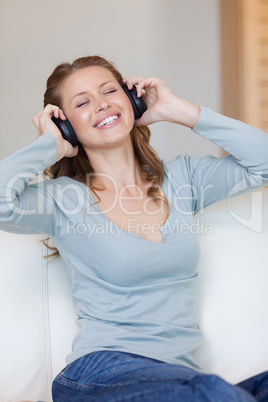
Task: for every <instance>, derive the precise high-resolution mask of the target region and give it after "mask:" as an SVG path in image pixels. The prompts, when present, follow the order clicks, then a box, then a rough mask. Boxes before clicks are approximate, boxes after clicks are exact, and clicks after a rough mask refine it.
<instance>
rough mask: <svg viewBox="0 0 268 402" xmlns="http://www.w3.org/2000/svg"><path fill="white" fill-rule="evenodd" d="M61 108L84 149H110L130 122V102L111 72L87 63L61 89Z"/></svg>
mask: <svg viewBox="0 0 268 402" xmlns="http://www.w3.org/2000/svg"><path fill="white" fill-rule="evenodd" d="M61 94H62V99H63V102H62V108H63V111H64V113H65V115H66V117H67V118H68V119H69V120H70V123H71V124H72V126H73V128H74V130H75V132H76V134H77V137H78V140H79V141H80V143H81V144H82V145H83V147H84V149H85V150H87V149H92V150H93V149H95V150H96V149H103V148H111V147H114V146H116V145H118V144H120V143H122V141H123V140H124V139H126V138H127V137H128V136H129V133H130V131H131V129H132V128H133V125H134V112H133V109H132V106H131V103H130V101H129V99H128V97H127V95H126V94H125V92H124V90H123V89H122V88H121V86H120V84H119V82H118V81H117V80H116V78H115V77H114V76H113V74H112V73H111V72H110V71H108V70H107V69H106V68H103V67H98V66H91V67H86V68H83V69H81V70H77V71H75V72H74V73H73V74H72V75H70V76H69V77H68V78H67V79H66V80H65V81H64V83H63V86H62V88H61Z"/></svg>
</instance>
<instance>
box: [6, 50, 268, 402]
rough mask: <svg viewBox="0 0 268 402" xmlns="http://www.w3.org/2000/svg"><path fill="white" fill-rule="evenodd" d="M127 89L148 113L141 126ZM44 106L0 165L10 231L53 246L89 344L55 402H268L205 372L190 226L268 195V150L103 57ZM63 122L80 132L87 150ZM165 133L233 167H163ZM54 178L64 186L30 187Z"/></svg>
mask: <svg viewBox="0 0 268 402" xmlns="http://www.w3.org/2000/svg"><path fill="white" fill-rule="evenodd" d="M123 84H126V85H127V87H128V88H129V89H130V90H131V89H132V88H133V86H136V87H137V94H138V97H141V96H142V95H143V96H144V99H145V102H146V104H147V110H146V111H145V112H144V113H143V115H142V116H141V118H139V119H138V120H136V121H135V119H134V111H133V107H132V105H131V102H130V100H129V98H128V96H127V95H126V93H125V91H124V90H123V88H122V85H123ZM44 106H45V107H44V109H43V110H42V111H41V112H40V113H38V114H37V115H36V116H35V117H34V119H33V122H34V124H35V126H36V128H37V129H38V132H39V135H38V138H37V139H36V141H34V142H33V143H32V144H30V145H29V146H27V147H25V148H23V149H22V150H20V151H18V152H16V153H15V154H14V155H12V156H10V157H9V158H7V159H6V160H4V161H2V162H1V167H0V168H1V172H5V174H4V175H3V174H2V175H1V183H0V228H1V229H2V230H7V231H13V232H22V233H44V234H46V235H47V236H49V237H50V238H52V239H53V241H54V244H55V247H56V249H57V252H59V253H60V254H61V257H62V258H63V260H64V261H65V263H66V266H67V268H68V270H69V273H70V276H71V279H72V295H73V301H74V305H75V309H76V312H77V324H78V326H79V328H80V331H79V333H78V335H77V336H76V337H75V339H74V342H73V349H72V353H71V354H70V355H69V356H68V357H67V363H68V365H67V367H66V368H65V369H64V370H63V371H62V372H61V373H60V374H59V375H58V376H57V377H56V379H55V380H54V383H53V400H54V401H109V402H112V401H139V402H142V401H153V402H157V401H163V400H165V401H177V400H178V401H187V402H189V401H213V402H215V401H217V402H218V401H228V402H230V401H245V402H247V401H254V400H259V401H264V400H267V399H263V398H267V392H268V391H267V389H268V385H267V383H268V375H267V373H263V374H261V375H259V376H256V377H255V378H254V379H250V380H247V381H245V382H244V383H242V384H240V385H239V386H232V385H230V384H228V383H226V382H225V381H223V380H222V379H220V378H219V377H216V376H212V375H207V374H205V373H204V372H203V369H202V367H200V364H199V361H198V348H199V346H200V344H201V342H202V334H201V330H200V328H199V327H198V323H197V320H196V314H195V300H194V282H195V278H196V275H197V263H198V257H199V249H198V244H197V240H196V238H195V236H194V234H193V231H192V230H191V216H192V215H193V214H195V213H196V212H197V211H198V210H199V209H200V208H203V207H205V206H207V205H210V204H212V203H214V202H217V201H218V200H221V199H223V198H227V197H229V196H231V195H235V194H240V193H241V192H244V191H249V190H251V189H253V188H257V187H261V186H264V185H267V184H268V136H267V135H266V134H265V133H263V132H261V131H260V130H258V129H256V128H253V127H250V126H248V125H246V124H244V123H242V122H239V121H235V120H232V119H229V118H227V117H224V116H222V115H219V114H217V113H214V112H213V111H211V110H209V109H207V108H205V107H201V108H200V107H199V106H197V105H194V104H192V103H190V102H188V101H186V100H183V99H180V98H178V97H177V96H175V95H174V94H173V93H172V92H171V91H170V89H169V88H168V87H167V86H166V84H165V83H164V82H163V80H161V79H159V78H149V79H143V78H137V77H129V78H126V79H124V80H123V79H122V77H121V75H120V73H119V72H118V71H117V70H116V68H115V67H114V66H113V64H111V63H109V62H108V61H106V60H105V59H103V58H101V57H98V56H92V57H84V58H80V59H78V60H76V61H74V63H73V64H61V65H60V66H58V67H57V68H56V69H55V70H54V72H53V73H52V75H51V76H50V77H49V79H48V82H47V90H46V93H45V97H44ZM53 116H54V117H56V118H60V119H62V120H63V121H64V120H65V119H66V117H67V118H68V120H69V121H70V123H71V124H72V126H73V128H74V130H75V132H76V134H77V137H78V145H77V146H75V147H74V148H73V147H72V145H71V144H70V143H69V142H67V141H66V140H64V139H63V137H62V135H61V133H60V131H59V130H58V128H57V126H56V125H55V124H54V122H53V121H52V120H51V119H52V117H53ZM161 120H162V121H168V122H172V123H176V124H181V125H184V126H187V127H189V128H190V129H193V130H194V131H195V132H196V133H197V134H199V135H201V136H202V137H204V138H207V139H208V140H210V141H213V142H215V143H216V144H218V145H220V146H221V147H223V148H224V149H225V150H226V151H227V152H228V153H229V154H230V156H227V157H225V158H219V159H217V158H214V157H204V158H197V157H187V156H186V157H184V156H181V155H180V156H178V157H177V158H176V159H175V160H174V161H171V162H168V163H164V162H162V161H160V159H159V157H158V156H157V154H156V153H155V152H154V150H153V149H152V148H151V147H150V144H149V139H150V131H149V129H148V127H147V126H148V125H150V124H152V123H155V122H157V121H161ZM44 170H45V172H46V174H47V175H49V176H50V178H51V180H45V181H43V182H41V183H40V182H39V183H38V184H31V183H30V181H31V179H32V178H34V177H35V176H36V175H37V174H38V173H40V172H41V171H44ZM265 392H266V396H265ZM253 395H254V396H253Z"/></svg>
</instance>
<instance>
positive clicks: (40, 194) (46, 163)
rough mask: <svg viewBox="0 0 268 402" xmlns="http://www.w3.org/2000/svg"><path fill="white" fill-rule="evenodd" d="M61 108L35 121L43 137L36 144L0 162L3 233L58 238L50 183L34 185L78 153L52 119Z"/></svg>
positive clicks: (48, 110)
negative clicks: (46, 235) (57, 163)
mask: <svg viewBox="0 0 268 402" xmlns="http://www.w3.org/2000/svg"><path fill="white" fill-rule="evenodd" d="M52 115H55V117H61V118H63V119H65V117H64V116H62V112H61V111H60V110H59V108H57V107H54V106H51V105H48V107H46V108H45V109H44V110H42V111H41V112H40V113H38V115H37V116H35V118H34V119H33V121H34V124H35V126H36V127H37V128H38V131H39V135H38V137H37V139H36V141H34V142H33V143H32V144H30V145H28V146H26V147H24V148H23V149H21V150H19V151H18V152H16V153H14V154H13V155H11V156H9V157H8V158H6V159H4V160H3V161H1V162H0V229H1V230H6V231H10V232H15V233H46V234H48V235H50V236H53V235H54V234H55V226H56V210H57V208H56V203H55V201H54V198H53V192H50V191H48V189H47V186H46V185H45V184H46V183H39V184H30V182H31V181H32V180H33V179H34V178H35V177H36V176H38V175H39V174H41V173H42V172H43V171H44V170H45V169H47V168H49V167H50V166H51V165H53V164H54V163H55V162H56V161H58V160H59V159H61V158H62V157H63V156H73V155H75V154H76V153H77V149H74V148H73V147H72V146H71V145H70V144H69V143H68V142H67V141H65V140H63V138H62V136H61V134H60V132H59V130H58V129H57V127H56V125H55V124H54V123H53V122H52V121H51V116H52Z"/></svg>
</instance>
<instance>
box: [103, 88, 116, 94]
mask: <svg viewBox="0 0 268 402" xmlns="http://www.w3.org/2000/svg"><path fill="white" fill-rule="evenodd" d="M116 91H117V89H112V90H111V91H106V92H105V94H112V93H113V92H116Z"/></svg>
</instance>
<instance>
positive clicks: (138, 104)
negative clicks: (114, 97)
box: [122, 84, 147, 120]
mask: <svg viewBox="0 0 268 402" xmlns="http://www.w3.org/2000/svg"><path fill="white" fill-rule="evenodd" d="M122 88H123V90H124V91H125V93H126V95H127V96H128V98H129V100H130V102H131V105H132V108H133V111H134V116H135V120H137V119H139V118H140V117H141V116H142V115H143V113H144V112H145V111H146V110H147V106H146V103H145V101H144V99H143V97H142V96H141V97H138V96H137V90H136V87H135V86H133V88H132V89H128V87H127V85H125V84H124V85H123V86H122Z"/></svg>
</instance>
